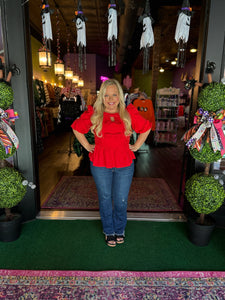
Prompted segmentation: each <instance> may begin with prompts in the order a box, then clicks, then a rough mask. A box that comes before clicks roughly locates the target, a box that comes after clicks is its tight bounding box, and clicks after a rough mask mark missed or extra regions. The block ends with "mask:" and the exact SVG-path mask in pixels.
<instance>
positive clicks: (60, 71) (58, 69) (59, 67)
mask: <svg viewBox="0 0 225 300" xmlns="http://www.w3.org/2000/svg"><path fill="white" fill-rule="evenodd" d="M56 29H57V31H56V33H57V39H56V47H57V59H56V62H55V64H54V71H55V75H58V76H60V75H64V62H63V61H62V60H61V59H60V22H59V9H58V8H57V9H56Z"/></svg>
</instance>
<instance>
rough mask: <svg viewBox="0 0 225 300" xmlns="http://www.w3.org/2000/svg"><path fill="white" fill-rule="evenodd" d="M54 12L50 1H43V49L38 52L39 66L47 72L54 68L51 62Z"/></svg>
mask: <svg viewBox="0 0 225 300" xmlns="http://www.w3.org/2000/svg"><path fill="white" fill-rule="evenodd" d="M52 13H53V10H50V8H49V4H48V0H42V5H41V22H42V47H41V48H40V49H39V50H38V58H39V66H40V67H41V68H42V69H44V71H45V70H47V69H48V68H50V67H51V66H52V62H51V40H52V39H53V38H52V26H51V17H50V15H51V14H52Z"/></svg>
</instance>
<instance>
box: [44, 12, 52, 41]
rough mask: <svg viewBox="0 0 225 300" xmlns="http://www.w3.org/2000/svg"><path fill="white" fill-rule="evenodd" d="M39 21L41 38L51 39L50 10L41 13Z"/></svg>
mask: <svg viewBox="0 0 225 300" xmlns="http://www.w3.org/2000/svg"><path fill="white" fill-rule="evenodd" d="M41 21H42V30H43V38H44V39H45V40H52V25H51V18H50V12H48V13H43V14H42V16H41Z"/></svg>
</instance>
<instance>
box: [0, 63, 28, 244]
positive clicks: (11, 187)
mask: <svg viewBox="0 0 225 300" xmlns="http://www.w3.org/2000/svg"><path fill="white" fill-rule="evenodd" d="M15 68H16V67H15V65H14V66H13V69H11V70H10V72H9V74H8V76H7V79H6V80H4V79H3V64H2V61H1V59H0V209H3V211H4V213H2V214H1V215H0V240H1V241H5V242H9V241H13V240H15V239H17V238H18V237H19V234H20V229H21V220H22V217H21V215H20V214H18V213H15V211H14V212H13V211H12V208H13V207H15V206H16V205H17V204H18V203H19V202H20V201H21V200H22V199H23V197H24V195H25V193H26V190H27V184H28V182H27V181H26V180H24V178H23V176H22V175H21V174H20V173H19V171H18V170H16V169H15V168H14V167H13V166H12V165H11V164H10V163H9V162H8V160H7V159H8V158H10V157H12V156H13V155H14V153H15V152H16V150H17V148H18V146H19V143H18V139H17V137H16V135H15V133H14V131H13V129H12V127H13V126H12V125H13V123H14V120H15V119H16V118H17V114H15V112H14V111H13V109H11V108H10V109H9V107H10V106H11V105H12V103H13V90H12V88H11V86H10V79H11V76H12V72H13V70H15Z"/></svg>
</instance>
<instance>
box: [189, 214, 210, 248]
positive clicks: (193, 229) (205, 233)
mask: <svg viewBox="0 0 225 300" xmlns="http://www.w3.org/2000/svg"><path fill="white" fill-rule="evenodd" d="M210 221H211V222H210V224H209V225H200V224H197V223H196V220H195V219H188V221H187V225H188V238H189V240H190V241H191V242H192V243H193V244H194V245H196V246H200V247H203V246H207V245H208V244H209V241H210V238H211V235H212V232H213V230H214V228H215V222H214V220H213V219H212V218H211V219H210Z"/></svg>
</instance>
